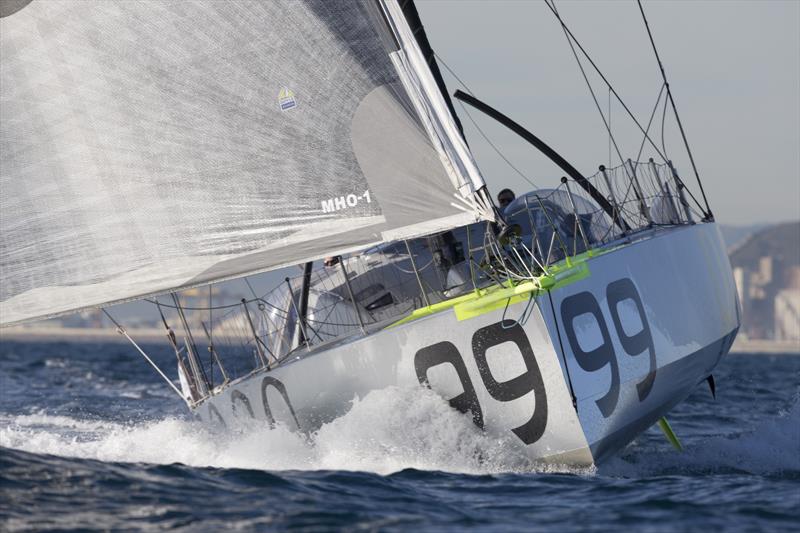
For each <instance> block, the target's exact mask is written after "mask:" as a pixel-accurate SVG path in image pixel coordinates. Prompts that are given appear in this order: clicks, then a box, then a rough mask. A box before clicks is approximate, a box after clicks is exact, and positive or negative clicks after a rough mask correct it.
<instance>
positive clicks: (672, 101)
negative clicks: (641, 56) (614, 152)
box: [636, 0, 713, 218]
mask: <svg viewBox="0 0 800 533" xmlns="http://www.w3.org/2000/svg"><path fill="white" fill-rule="evenodd" d="M636 3H637V4H638V5H639V12H640V13H641V14H642V20H643V21H644V26H645V28H647V36H648V37H649V38H650V44H651V45H652V47H653V53H654V54H655V56H656V61H657V62H658V68H659V69H660V70H661V77H662V78H663V79H664V85H666V86H667V98H668V99H669V102H670V104H671V106H672V112H673V113H674V115H675V122H677V123H678V129H679V130H680V132H681V137H682V138H683V144H684V146H685V147H686V153H687V154H688V155H689V161H690V162H691V164H692V171H694V176H695V178H697V184H698V185H699V186H700V194H702V195H703V201H704V202H705V204H706V211H707V212H706V216H707V217H708V218H713V215H712V213H711V207H709V205H708V198H707V197H706V191H705V190H704V189H703V182H702V181H700V174H699V173H698V172H697V165H695V163H694V157H693V156H692V150H691V148H689V141H688V140H687V139H686V132H685V131H684V130H683V124H682V123H681V117H680V116H679V115H678V108H677V107H676V106H675V99H674V98H673V97H672V91H671V90H670V88H669V82H668V81H667V73H666V72H665V71H664V64H663V63H661V57H660V56H659V55H658V49H657V48H656V43H655V41H654V40H653V33H652V32H651V31H650V24H648V23H647V16H645V14H644V8H643V7H642V0H636Z"/></svg>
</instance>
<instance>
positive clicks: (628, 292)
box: [606, 278, 657, 401]
mask: <svg viewBox="0 0 800 533" xmlns="http://www.w3.org/2000/svg"><path fill="white" fill-rule="evenodd" d="M606 299H607V300H608V309H609V311H611V318H612V319H613V320H614V328H615V329H616V330H617V336H618V337H619V341H620V343H621V344H622V347H623V348H624V349H625V352H626V353H627V354H628V355H631V356H637V355H640V354H641V353H642V352H644V351H645V349H647V350H649V356H650V370H649V371H648V373H647V376H646V377H645V378H644V380H643V381H641V382H640V383H637V384H636V391H637V392H638V393H639V401H642V400H644V399H645V398H647V395H648V394H650V390H651V389H652V388H653V382H654V381H655V379H656V367H657V365H656V347H655V345H654V344H653V334H652V333H651V332H650V324H649V323H648V322H647V315H645V314H644V305H642V298H641V297H640V296H639V291H637V290H636V286H635V285H634V284H633V282H632V281H631V280H630V279H628V278H622V279H620V280H617V281H615V282H613V283H611V284H609V285H608V287H606ZM624 300H633V303H634V304H636V310H637V311H638V312H639V318H640V320H641V322H642V330H641V331H640V332H639V333H636V334H635V335H631V336H628V334H627V333H625V330H624V329H622V322H621V321H620V318H619V309H617V306H618V305H619V304H620V302H622V301H624Z"/></svg>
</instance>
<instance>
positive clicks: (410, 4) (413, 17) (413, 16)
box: [401, 0, 467, 142]
mask: <svg viewBox="0 0 800 533" xmlns="http://www.w3.org/2000/svg"><path fill="white" fill-rule="evenodd" d="M401 9H402V10H403V15H405V17H406V22H407V23H408V26H409V27H410V28H411V31H412V32H413V33H414V37H416V39H417V45H418V46H419V48H420V50H421V51H422V55H423V56H425V61H426V62H427V63H428V68H429V69H430V71H431V74H433V78H434V79H435V80H436V85H437V86H438V87H439V92H441V93H442V98H444V101H445V102H446V103H447V108H448V109H449V110H450V114H451V115H453V120H454V121H455V123H456V126H457V127H458V131H459V132H460V133H461V137H462V138H463V139H464V142H467V138H466V137H464V128H463V126H462V125H461V120H460V119H459V118H458V115H457V114H456V109H455V107H454V106H453V100H452V99H451V98H450V94H449V93H448V91H447V85H445V83H444V78H442V72H441V71H440V70H439V65H438V63H436V52H434V51H433V48H431V43H430V41H428V35H427V34H426V33H425V27H424V26H423V25H422V20H421V19H420V18H419V12H417V6H416V5H415V4H414V0H407V1H406V2H402V5H401Z"/></svg>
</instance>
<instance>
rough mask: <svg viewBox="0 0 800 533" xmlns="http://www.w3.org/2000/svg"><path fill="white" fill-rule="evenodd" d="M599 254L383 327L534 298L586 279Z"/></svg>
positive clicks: (464, 315)
mask: <svg viewBox="0 0 800 533" xmlns="http://www.w3.org/2000/svg"><path fill="white" fill-rule="evenodd" d="M609 251H611V250H609ZM598 255H600V254H598V253H597V252H594V253H593V252H587V253H583V254H580V255H578V256H575V257H572V258H570V260H569V263H568V264H567V263H566V262H565V263H562V264H559V265H553V266H552V267H551V268H550V269H549V271H550V272H549V274H548V275H545V276H539V277H538V278H534V279H532V280H530V281H525V282H523V283H520V284H519V285H513V286H512V285H510V283H509V282H506V283H505V284H503V285H502V286H501V285H492V286H490V287H488V288H485V289H478V290H476V291H473V292H471V293H469V294H463V295H461V296H457V297H455V298H451V299H449V300H445V301H443V302H438V303H435V304H433V305H430V306H428V307H421V308H419V309H415V310H414V311H412V312H411V313H410V314H409V315H408V316H406V317H403V318H401V319H400V320H398V321H397V322H394V323H393V324H391V325H389V326H387V327H386V329H390V328H394V327H397V326H400V325H402V324H407V323H409V322H413V321H415V320H418V319H420V318H423V317H426V316H430V315H433V314H435V313H439V312H442V311H445V310H447V309H450V308H453V311H454V312H455V315H456V318H457V319H458V320H459V321H462V320H469V319H470V318H475V317H477V316H481V315H483V314H486V313H489V312H491V311H494V310H496V309H500V308H503V307H506V306H509V305H514V304H517V303H520V302H524V301H526V300H528V299H530V298H531V295H533V297H534V298H535V297H537V296H538V295H539V293H540V292H542V291H552V290H556V289H560V288H561V287H565V286H567V285H570V284H572V283H575V282H576V281H580V280H582V279H586V278H587V277H589V275H590V271H589V264H588V261H589V259H590V258H592V257H597V256H598Z"/></svg>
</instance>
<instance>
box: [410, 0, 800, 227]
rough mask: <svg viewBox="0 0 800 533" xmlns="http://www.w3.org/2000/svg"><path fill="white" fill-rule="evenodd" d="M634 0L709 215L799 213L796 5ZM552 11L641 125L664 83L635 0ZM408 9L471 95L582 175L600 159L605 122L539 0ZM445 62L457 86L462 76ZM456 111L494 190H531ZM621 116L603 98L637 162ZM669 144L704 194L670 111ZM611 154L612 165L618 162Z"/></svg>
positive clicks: (538, 179)
mask: <svg viewBox="0 0 800 533" xmlns="http://www.w3.org/2000/svg"><path fill="white" fill-rule="evenodd" d="M643 5H644V9H645V14H646V15H647V18H648V21H649V23H650V28H651V31H652V32H653V36H654V39H655V42H656V46H657V47H658V52H659V54H660V55H661V59H662V61H663V63H664V67H665V70H666V73H667V77H668V79H669V82H670V87H671V89H672V93H673V96H674V99H675V102H676V104H677V107H678V112H679V114H680V118H681V121H682V122H683V125H684V128H685V130H686V135H687V138H688V140H689V144H690V147H691V149H692V153H693V155H694V158H695V162H696V163H697V166H698V170H699V173H700V178H701V179H702V181H703V185H704V187H705V189H706V193H707V195H708V197H709V202H710V204H711V209H712V211H713V212H714V214H715V216H716V219H717V221H719V222H721V223H723V224H734V225H745V224H753V223H760V222H767V223H773V222H781V221H787V220H797V219H800V1H797V0H789V1H777V0H768V1H761V2H756V1H688V0H685V1H669V2H667V1H660V0H657V1H648V2H644V4H643ZM556 7H557V9H558V10H559V12H560V14H561V16H562V19H563V20H564V22H565V23H566V24H567V26H568V27H569V28H570V30H571V31H572V33H573V34H574V35H575V37H576V38H577V39H578V40H579V41H580V42H581V44H582V45H583V47H584V48H585V49H586V50H587V51H588V53H589V54H590V55H591V56H592V59H594V61H595V63H597V64H598V66H599V67H600V68H601V69H602V71H603V73H604V74H605V75H606V77H607V78H608V79H609V81H610V82H611V83H612V85H613V86H614V88H615V89H616V91H617V92H618V93H619V94H620V95H621V96H622V98H623V99H624V101H625V102H626V104H627V105H628V106H629V107H630V108H631V110H632V111H633V113H634V114H635V115H636V116H637V118H638V119H639V121H640V122H642V123H643V124H646V123H647V120H648V118H649V115H650V112H651V111H652V108H653V105H654V104H655V102H656V97H657V96H658V92H659V90H660V88H661V84H662V81H661V74H660V72H659V70H658V65H657V63H656V60H655V57H654V55H653V51H652V48H651V46H650V42H649V40H648V37H647V33H646V30H645V27H644V23H643V22H642V18H641V14H640V12H639V9H638V7H637V5H636V3H635V2H634V1H621V0H617V1H600V0H595V1H591V2H589V1H575V0H573V1H564V0H560V1H558V2H557V3H556ZM417 9H418V11H419V13H420V18H421V19H422V22H423V24H424V25H425V28H426V31H427V34H428V39H429V40H430V42H431V45H432V47H433V49H434V51H435V52H436V53H437V55H438V56H439V57H440V58H441V59H442V60H444V62H445V63H446V64H447V65H448V66H449V67H450V68H451V69H452V70H453V71H454V72H455V73H456V74H457V75H458V77H459V78H460V79H461V80H462V81H463V82H464V83H465V84H466V85H467V86H468V87H469V89H470V90H471V91H472V92H473V93H474V94H475V96H477V97H478V98H480V99H481V100H483V101H484V102H486V103H488V104H489V105H491V106H493V107H495V108H497V109H498V110H500V111H501V112H504V113H505V114H507V115H508V116H510V117H511V118H512V119H514V120H516V121H517V122H519V123H520V124H522V125H523V126H524V127H526V128H527V129H529V130H530V131H532V132H533V133H534V134H535V135H537V136H539V137H540V138H542V139H543V140H544V141H545V142H547V143H548V144H550V146H552V147H553V148H554V149H555V150H556V151H557V152H559V153H560V154H561V155H562V156H564V157H565V159H567V160H568V161H570V162H571V163H572V164H573V166H575V167H576V168H577V169H578V170H580V171H581V172H582V173H583V174H584V175H591V174H594V173H595V172H596V171H597V167H598V165H600V164H605V165H607V166H608V165H609V144H608V134H607V132H606V129H605V126H604V125H603V122H602V119H601V117H600V114H599V112H598V111H597V109H596V107H595V104H594V102H593V100H592V98H591V95H590V93H589V89H588V88H587V86H586V84H585V82H584V80H583V78H582V76H581V73H580V70H579V68H578V66H577V64H576V62H575V58H574V57H573V56H572V52H571V50H570V48H569V45H568V43H567V40H566V37H565V36H564V33H563V31H562V29H561V26H560V24H559V23H558V21H557V20H556V18H555V17H554V16H553V14H552V13H551V12H550V11H549V10H548V8H547V6H546V5H545V4H544V3H543V2H541V1H524V0H517V1H498V0H494V1H491V2H487V1H476V0H458V1H455V0H418V1H417ZM586 67H587V68H590V67H589V66H588V64H587V65H586ZM442 71H443V75H444V77H445V81H446V82H447V85H448V88H449V89H450V93H451V94H452V93H453V92H454V91H455V89H457V88H459V87H460V84H459V83H458V82H457V80H455V79H454V78H453V77H452V76H451V75H450V74H449V73H448V72H447V71H446V69H445V68H442ZM590 79H591V80H592V83H593V85H594V87H595V90H596V92H597V95H598V100H599V101H600V103H601V107H602V108H603V110H604V112H607V111H608V91H607V88H606V87H605V86H604V85H603V84H602V82H601V80H599V78H597V77H596V76H595V77H594V78H590ZM456 111H457V112H458V113H459V115H460V116H461V119H462V122H463V123H464V127H465V130H466V135H467V138H468V141H469V143H470V147H471V148H472V150H473V153H474V154H475V157H476V159H477V161H478V164H479V166H480V168H481V170H482V173H483V175H484V178H485V180H486V182H487V184H488V185H489V187H490V189H491V190H493V191H495V192H497V191H499V190H500V189H501V188H502V187H506V186H509V187H511V188H512V189H514V190H515V191H524V190H530V189H532V188H534V187H533V186H532V185H530V184H529V183H527V182H526V181H525V180H524V179H523V178H522V177H521V176H519V175H518V174H517V173H516V172H515V171H514V170H513V169H511V168H510V167H509V166H508V165H507V164H506V163H505V162H504V161H503V160H502V159H501V157H500V156H498V155H497V153H496V152H494V150H493V149H492V148H491V147H490V146H489V144H488V143H487V142H486V141H485V140H484V139H483V138H481V136H480V134H479V133H478V132H477V130H476V128H475V127H474V126H473V125H472V124H471V123H470V119H469V118H468V117H466V116H465V114H464V112H463V110H462V108H461V107H460V104H456ZM623 113H624V110H623V109H622V108H621V106H620V105H618V104H615V103H613V102H612V106H611V125H612V131H613V133H614V137H615V138H616V139H617V141H618V144H619V146H620V148H621V151H622V153H623V156H624V157H625V158H627V157H630V158H635V157H636V154H637V152H638V149H639V145H640V143H641V140H642V136H641V134H639V133H637V131H638V130H636V129H635V125H634V124H633V122H632V121H630V119H626V117H625V116H624V114H623ZM470 114H471V116H472V117H473V119H474V120H475V121H476V122H477V123H478V125H479V126H480V128H481V129H482V130H483V131H484V132H485V133H486V134H487V136H488V137H489V138H490V139H491V140H492V142H493V143H494V144H495V145H497V146H498V147H499V148H500V150H501V151H502V152H503V154H504V155H505V156H506V157H507V158H508V159H509V160H510V161H511V162H512V163H513V164H514V166H516V167H517V168H518V169H520V170H521V171H522V173H523V174H525V175H526V176H527V177H528V178H529V179H530V180H531V181H533V182H534V183H535V184H536V185H537V186H539V187H551V186H555V185H556V184H557V182H558V179H559V178H560V177H561V176H562V175H563V172H562V171H561V170H560V169H558V168H557V167H556V166H555V165H554V164H553V163H551V162H550V161H549V160H548V159H546V158H545V157H544V156H542V155H541V154H539V153H538V152H537V151H536V150H535V149H534V148H533V147H532V146H530V145H528V144H526V143H525V142H524V141H522V140H521V139H519V138H518V137H516V136H515V135H514V134H513V133H511V132H509V131H508V130H506V129H505V128H504V127H503V126H502V125H500V124H498V123H496V122H494V121H493V120H492V119H490V118H488V117H486V116H483V115H481V113H480V112H478V111H475V110H470ZM656 121H657V122H655V123H654V124H655V126H654V129H655V130H656V131H654V132H653V133H654V136H653V137H654V139H656V142H657V143H660V139H661V134H660V111H659V113H658V118H657V119H656ZM665 145H666V148H667V153H668V154H669V157H670V158H671V159H672V160H673V161H674V162H675V164H676V166H677V167H678V170H679V172H680V173H681V175H682V177H683V179H684V181H685V182H686V183H687V184H688V186H689V187H690V189H692V191H693V192H694V193H695V194H696V195H698V197H699V190H698V187H697V184H696V182H695V181H694V178H693V174H692V173H691V167H690V166H689V160H688V158H687V156H686V152H685V150H684V149H683V147H682V141H681V139H680V136H679V132H678V129H677V127H676V125H675V122H674V120H673V119H672V118H671V117H669V115H668V119H667V124H666V131H665ZM650 156H655V154H654V153H649V152H647V150H645V152H644V153H643V156H642V157H643V158H644V159H646V158H647V157H650ZM614 157H615V159H616V161H614V160H613V159H612V161H611V164H612V166H616V165H617V164H619V159H618V158H616V156H614ZM656 160H658V157H657V156H656Z"/></svg>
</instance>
